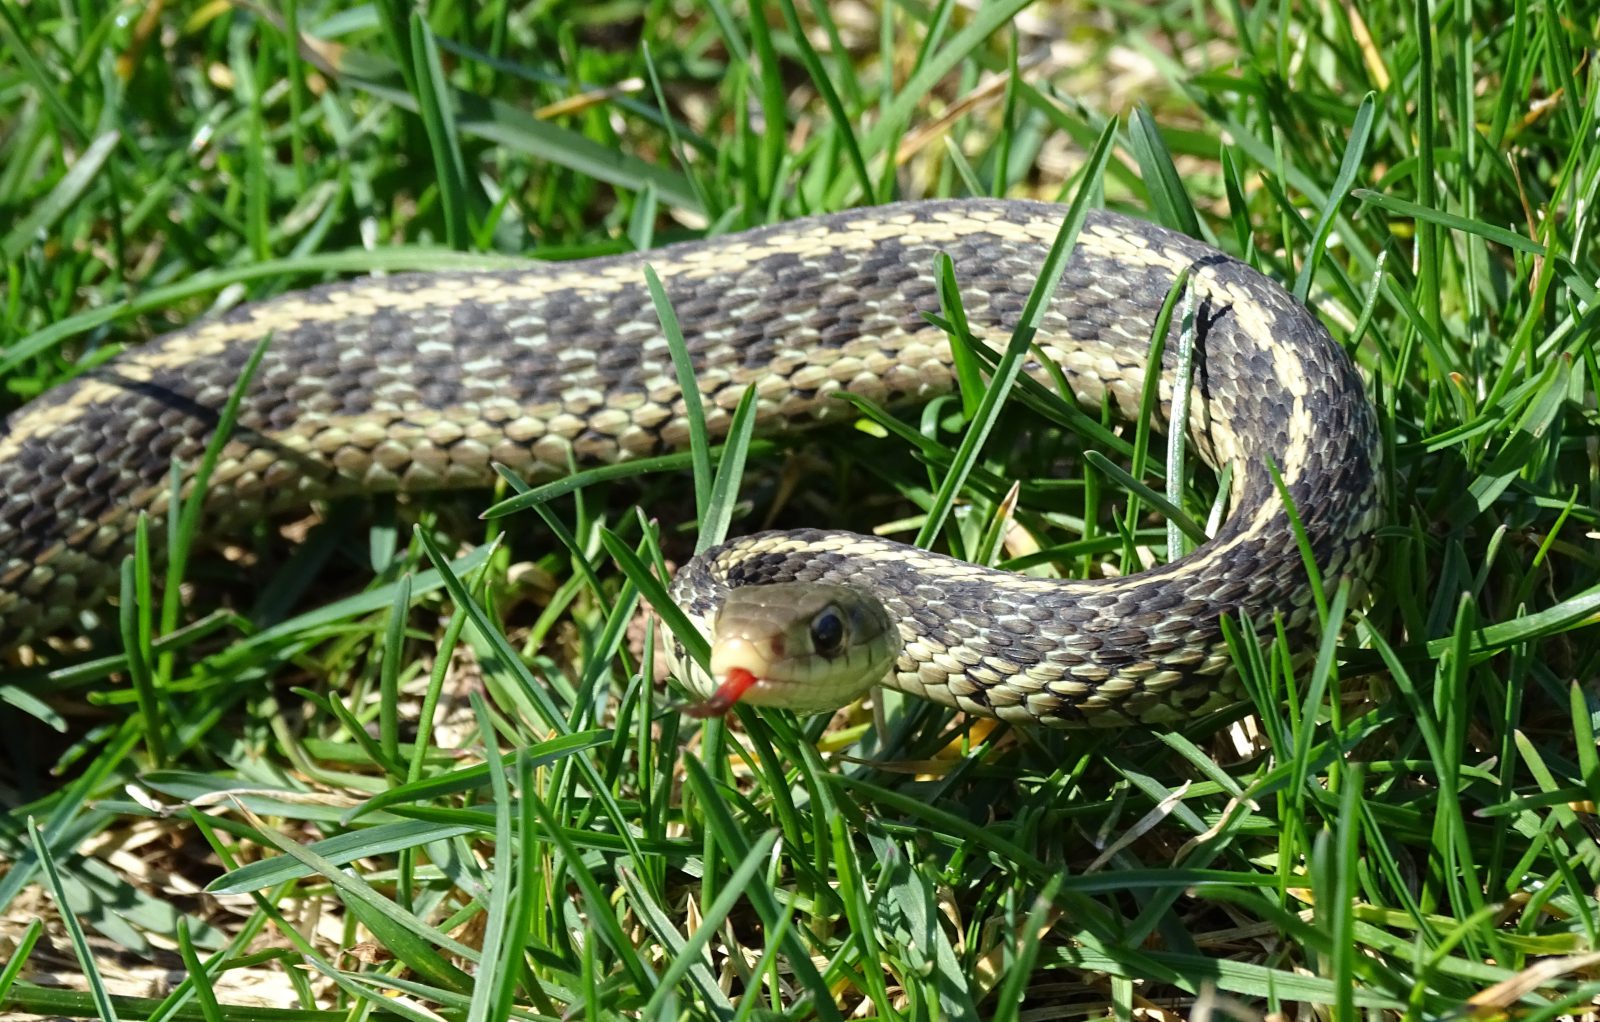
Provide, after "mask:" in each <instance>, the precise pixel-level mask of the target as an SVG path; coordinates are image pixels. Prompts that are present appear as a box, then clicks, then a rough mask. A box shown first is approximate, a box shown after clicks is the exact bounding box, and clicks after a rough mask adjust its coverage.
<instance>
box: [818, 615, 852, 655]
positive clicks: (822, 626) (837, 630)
mask: <svg viewBox="0 0 1600 1022" xmlns="http://www.w3.org/2000/svg"><path fill="white" fill-rule="evenodd" d="M843 647H844V615H842V614H840V613H839V608H838V607H835V606H833V605H832V604H829V605H828V606H826V607H823V608H822V609H821V610H819V611H818V612H817V616H816V617H814V618H812V619H811V648H812V650H813V651H815V652H816V653H817V654H818V655H820V656H827V657H831V656H833V655H834V654H836V653H838V652H839V650H840V649H842V648H843Z"/></svg>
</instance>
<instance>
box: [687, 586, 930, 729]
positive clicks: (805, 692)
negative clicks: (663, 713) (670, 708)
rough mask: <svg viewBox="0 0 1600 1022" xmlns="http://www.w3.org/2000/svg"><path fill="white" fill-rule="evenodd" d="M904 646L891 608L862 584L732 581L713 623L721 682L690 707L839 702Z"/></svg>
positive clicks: (858, 692)
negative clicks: (735, 585) (734, 583)
mask: <svg viewBox="0 0 1600 1022" xmlns="http://www.w3.org/2000/svg"><path fill="white" fill-rule="evenodd" d="M900 646H901V641H900V634H899V631H898V630H897V629H896V628H895V626H894V621H893V619H892V618H891V617H890V615H889V612H888V610H887V609H885V608H884V606H883V604H882V602H880V601H879V600H878V599H877V598H876V597H874V596H872V595H871V594H869V593H868V592H867V591H866V590H864V589H860V588H857V587H855V586H850V585H837V584H833V583H826V582H777V583H772V584H770V585H747V586H740V587H738V588H735V589H730V590H728V592H727V595H726V596H725V597H724V599H723V603H722V606H721V607H720V608H718V610H717V612H716V615H715V617H714V618H713V620H712V626H711V674H712V681H713V683H714V684H716V685H717V688H716V690H715V691H714V692H713V693H712V694H711V696H710V698H709V699H707V700H706V702H704V703H702V704H699V705H697V706H693V707H690V708H689V710H688V712H689V713H690V714H691V715H694V716H715V715H717V714H719V713H725V712H727V711H728V710H729V709H731V708H732V706H733V704H734V703H735V702H738V701H740V700H742V701H744V702H746V703H750V704H753V705H757V706H777V707H782V708H784V709H788V710H794V711H795V712H797V713H821V712H824V711H827V710H835V709H838V708H839V707H841V706H845V705H847V704H849V703H851V702H853V701H855V700H856V699H859V698H860V697H861V696H863V695H865V694H866V692H867V690H868V689H870V688H871V687H872V686H874V685H876V684H878V682H880V681H882V680H883V678H884V676H885V675H886V674H887V673H888V672H889V669H890V667H891V666H892V665H893V664H894V662H895V660H896V658H898V657H899V655H900V652H901V650H900Z"/></svg>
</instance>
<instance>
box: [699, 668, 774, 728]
mask: <svg viewBox="0 0 1600 1022" xmlns="http://www.w3.org/2000/svg"><path fill="white" fill-rule="evenodd" d="M755 683H756V676H755V675H754V674H751V673H750V672H749V671H747V670H745V669H744V668H743V667H730V668H728V680H727V681H724V682H723V683H722V685H721V686H720V687H718V689H717V690H716V691H715V692H713V693H711V698H710V699H707V700H706V701H705V702H703V703H690V704H689V705H687V706H685V707H684V708H683V712H684V713H686V714H688V715H689V716H691V717H720V716H722V715H723V714H724V713H727V712H728V711H729V710H731V709H733V704H734V703H736V702H738V701H739V697H740V696H742V695H744V694H745V693H746V692H748V691H750V686H751V685H754V684H755Z"/></svg>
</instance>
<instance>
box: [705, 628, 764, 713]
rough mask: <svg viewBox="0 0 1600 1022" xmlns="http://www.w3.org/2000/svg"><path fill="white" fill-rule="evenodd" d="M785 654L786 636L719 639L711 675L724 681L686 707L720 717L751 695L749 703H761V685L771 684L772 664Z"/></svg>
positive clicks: (713, 651) (715, 647) (712, 653)
mask: <svg viewBox="0 0 1600 1022" xmlns="http://www.w3.org/2000/svg"><path fill="white" fill-rule="evenodd" d="M782 657H783V637H782V636H781V635H772V636H768V637H765V638H761V639H751V638H747V637H744V636H732V637H727V638H723V639H719V640H718V641H717V643H716V644H715V645H714V646H712V649H711V677H712V678H713V679H717V678H721V679H722V682H721V684H719V685H718V686H717V687H716V689H715V690H714V691H713V692H712V693H711V695H710V696H708V697H707V698H706V699H705V701H704V702H700V703H692V704H690V705H689V706H686V707H685V708H684V711H683V712H685V713H687V714H688V715H689V716H691V717H720V716H722V715H723V714H725V713H727V712H728V711H730V710H732V709H733V704H734V703H737V702H738V701H739V700H741V699H744V698H745V696H747V695H751V696H752V698H750V699H749V700H748V702H750V703H752V704H760V703H762V702H766V701H768V700H764V699H762V698H761V686H762V685H763V684H764V683H770V679H771V678H772V676H773V673H774V670H773V665H774V664H775V663H776V662H777V661H778V660H780V659H781V658H782Z"/></svg>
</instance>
